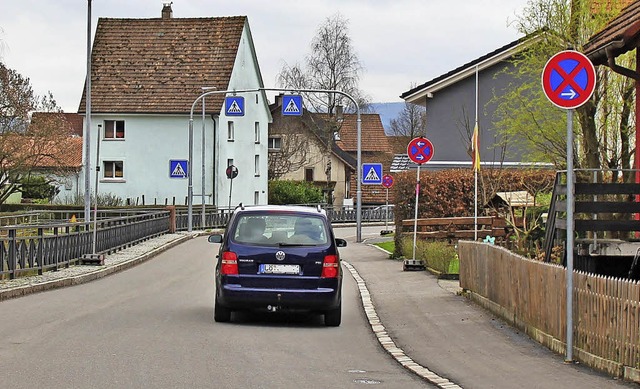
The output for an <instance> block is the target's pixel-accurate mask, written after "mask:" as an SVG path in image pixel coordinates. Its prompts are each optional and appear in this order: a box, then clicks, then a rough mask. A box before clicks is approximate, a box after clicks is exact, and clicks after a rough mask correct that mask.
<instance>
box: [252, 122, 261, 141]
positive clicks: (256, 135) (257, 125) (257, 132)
mask: <svg viewBox="0 0 640 389" xmlns="http://www.w3.org/2000/svg"><path fill="white" fill-rule="evenodd" d="M253 133H254V138H255V142H256V143H260V122H256V123H255V125H254V129H253Z"/></svg>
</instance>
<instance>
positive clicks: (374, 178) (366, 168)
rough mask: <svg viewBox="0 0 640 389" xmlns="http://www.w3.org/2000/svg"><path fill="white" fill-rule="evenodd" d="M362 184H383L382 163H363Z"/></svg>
mask: <svg viewBox="0 0 640 389" xmlns="http://www.w3.org/2000/svg"><path fill="white" fill-rule="evenodd" d="M362 183H363V184H365V185H380V184H382V164H381V163H363V164H362Z"/></svg>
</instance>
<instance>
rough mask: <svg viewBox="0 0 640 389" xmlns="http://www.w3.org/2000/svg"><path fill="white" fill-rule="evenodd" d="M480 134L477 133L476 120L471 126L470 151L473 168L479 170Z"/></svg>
mask: <svg viewBox="0 0 640 389" xmlns="http://www.w3.org/2000/svg"><path fill="white" fill-rule="evenodd" d="M479 138H480V134H479V133H478V122H476V125H475V127H473V136H472V137H471V153H472V157H471V158H472V161H473V170H474V171H477V172H479V171H480V139H479Z"/></svg>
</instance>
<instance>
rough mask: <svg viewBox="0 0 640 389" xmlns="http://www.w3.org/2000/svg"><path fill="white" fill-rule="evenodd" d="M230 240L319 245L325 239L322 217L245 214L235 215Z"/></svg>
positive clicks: (327, 239) (325, 241)
mask: <svg viewBox="0 0 640 389" xmlns="http://www.w3.org/2000/svg"><path fill="white" fill-rule="evenodd" d="M232 239H233V240H234V241H236V242H240V243H249V244H259V245H267V246H282V245H305V246H306V245H323V244H327V243H328V242H329V234H328V232H327V227H326V226H325V222H324V219H322V218H319V217H313V216H308V215H298V214H282V213H264V214H255V213H248V214H243V215H241V216H240V217H239V219H238V221H237V223H236V228H235V231H234V232H233V235H232Z"/></svg>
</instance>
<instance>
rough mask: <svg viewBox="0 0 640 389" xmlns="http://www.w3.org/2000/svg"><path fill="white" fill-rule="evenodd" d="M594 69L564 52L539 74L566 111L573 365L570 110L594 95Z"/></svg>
mask: <svg viewBox="0 0 640 389" xmlns="http://www.w3.org/2000/svg"><path fill="white" fill-rule="evenodd" d="M595 85H596V70H595V68H594V66H593V63H591V61H590V60H589V58H587V57H586V56H585V55H584V54H582V53H580V52H577V51H573V50H565V51H561V52H559V53H556V54H555V55H553V56H552V57H551V58H550V59H549V61H548V62H547V64H546V65H545V67H544V70H543V71H542V89H543V90H544V93H545V95H546V96H547V98H548V99H549V100H550V101H551V102H552V103H553V104H554V105H556V106H557V107H559V108H563V109H566V110H567V242H566V248H565V252H566V255H567V270H566V277H567V278H566V284H567V292H566V294H567V301H566V312H565V313H566V321H567V328H566V330H567V332H566V337H567V343H566V345H567V348H566V353H565V362H573V247H574V243H573V238H574V197H575V185H574V174H573V173H574V172H573V110H574V109H575V108H578V107H580V106H581V105H583V104H584V103H586V102H587V101H588V100H589V99H590V98H591V95H593V91H594V90H595Z"/></svg>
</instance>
